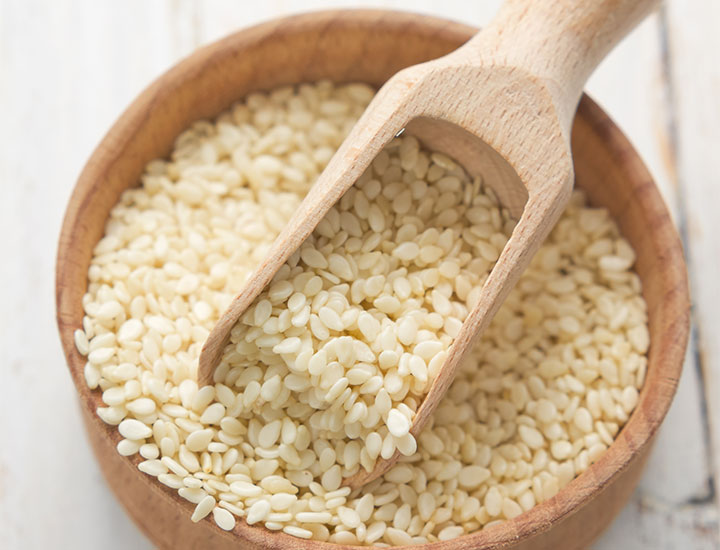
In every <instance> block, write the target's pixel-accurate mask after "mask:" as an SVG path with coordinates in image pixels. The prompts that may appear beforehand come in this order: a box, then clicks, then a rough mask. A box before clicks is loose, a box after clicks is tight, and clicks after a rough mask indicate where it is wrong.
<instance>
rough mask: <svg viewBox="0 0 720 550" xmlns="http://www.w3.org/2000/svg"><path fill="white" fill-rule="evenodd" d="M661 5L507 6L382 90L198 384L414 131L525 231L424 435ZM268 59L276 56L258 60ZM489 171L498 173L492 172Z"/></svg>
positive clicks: (249, 293)
mask: <svg viewBox="0 0 720 550" xmlns="http://www.w3.org/2000/svg"><path fill="white" fill-rule="evenodd" d="M657 3H658V2H657V1H655V0H642V1H637V0H625V1H617V0H592V1H587V2H584V3H582V4H577V3H576V2H573V1H572V0H567V1H566V0H563V1H562V2H560V3H558V2H557V1H556V0H534V1H533V2H532V3H531V4H530V3H528V2H527V1H525V0H506V1H505V2H504V3H503V5H502V6H501V8H500V10H499V11H498V14H497V15H496V16H495V18H494V19H493V20H492V21H491V22H490V23H489V25H488V26H487V27H486V28H484V29H483V30H482V31H480V32H479V33H478V34H477V35H475V36H474V37H473V38H472V39H471V40H470V41H469V42H467V43H466V44H464V45H463V46H462V47H461V48H459V49H458V50H456V51H454V52H452V53H451V54H448V55H446V56H444V57H442V58H439V59H435V60H432V61H428V62H425V63H422V64H420V65H415V66H412V67H408V68H406V69H403V70H402V71H401V72H399V73H398V74H396V75H394V76H393V77H392V78H391V79H390V80H389V81H388V82H387V83H386V84H385V85H384V86H383V87H382V89H381V90H380V91H379V92H378V94H377V96H376V97H375V98H374V99H373V101H372V103H371V104H370V105H369V106H368V108H367V110H366V111H365V113H364V114H363V116H362V117H361V118H360V120H359V121H358V123H357V124H356V125H355V127H354V128H353V130H352V131H351V132H350V135H349V136H348V137H347V138H346V139H345V141H344V143H343V144H342V146H341V147H340V149H339V150H338V152H337V153H336V154H335V155H334V157H333V158H332V159H331V160H330V163H329V164H328V166H327V168H325V170H324V171H323V173H322V174H321V175H320V177H319V178H318V181H317V183H315V184H314V185H313V187H312V188H311V189H310V192H309V193H308V195H307V197H306V198H305V200H304V201H303V202H302V204H301V205H300V206H299V207H298V209H297V210H296V212H295V214H294V215H293V217H292V218H291V219H290V221H289V222H288V224H287V225H286V227H285V228H284V229H283V231H282V232H281V233H280V235H279V236H278V238H277V240H276V241H275V243H274V244H273V246H272V248H271V249H270V251H269V253H268V256H267V259H266V260H265V261H264V262H263V263H262V264H261V265H260V267H259V268H258V269H257V270H256V271H255V272H254V273H253V274H252V275H251V276H250V279H249V280H248V281H247V284H246V286H245V288H244V289H243V290H242V291H241V292H240V293H239V294H238V296H237V297H236V298H235V299H234V300H233V301H232V303H231V304H230V306H229V307H228V309H227V310H226V311H225V312H224V314H223V315H222V317H221V318H220V320H219V321H218V323H217V324H216V325H215V327H214V328H213V330H212V332H211V333H210V335H209V337H208V339H207V342H206V343H205V345H204V346H203V349H202V352H201V354H200V361H199V369H198V380H199V382H200V384H201V385H206V384H211V383H212V382H213V374H214V371H215V368H216V367H217V365H218V363H219V362H220V359H221V358H222V355H223V350H224V349H225V346H226V345H227V342H228V340H229V338H230V331H231V330H232V328H233V326H235V324H236V323H237V321H238V319H240V317H241V316H242V315H243V313H245V311H246V310H247V308H248V307H249V306H250V305H251V304H252V303H253V301H254V300H255V299H256V298H257V297H258V295H259V294H260V293H261V292H262V290H263V289H264V288H265V287H266V286H267V285H268V284H269V283H270V281H271V280H272V278H273V277H274V276H275V274H276V273H277V271H278V269H280V267H282V265H283V264H284V263H285V262H286V261H287V260H288V258H289V257H290V256H291V255H292V254H293V253H294V252H295V251H296V250H297V249H298V248H299V247H300V246H301V245H302V243H303V242H305V240H306V239H307V237H308V236H309V235H310V234H311V233H312V232H313V230H314V229H315V227H316V226H317V224H318V223H319V222H320V220H321V219H322V218H323V217H324V216H325V214H327V212H328V210H330V208H332V206H333V205H334V204H335V203H336V202H337V201H338V200H339V199H340V197H342V196H343V194H344V193H345V192H346V191H347V190H348V189H349V188H350V187H351V186H352V185H353V184H354V183H355V181H356V180H357V179H358V178H359V177H360V175H361V174H362V173H363V172H364V171H365V170H366V169H367V167H368V166H369V165H370V163H371V162H372V160H373V159H374V158H375V157H376V156H377V154H378V153H379V152H380V151H381V150H382V149H383V147H385V145H387V144H388V143H389V142H390V140H392V138H393V137H394V136H396V135H397V134H398V133H399V132H401V131H403V130H405V131H407V132H408V133H409V134H412V135H414V136H415V137H417V138H418V139H419V140H420V142H421V143H423V144H424V145H425V146H426V147H428V148H430V149H431V150H435V151H441V152H444V153H446V154H450V155H451V156H452V157H453V158H454V159H455V160H457V161H459V162H460V163H461V164H462V165H463V166H464V167H465V168H466V170H467V171H468V172H469V173H470V174H471V175H478V176H481V177H483V180H484V181H486V182H488V183H489V184H490V185H491V187H492V188H493V190H494V191H495V192H496V194H497V196H498V197H499V198H500V201H501V203H502V204H503V205H504V206H505V207H506V208H507V209H508V210H509V211H510V212H511V214H512V215H513V216H514V217H515V218H516V219H518V223H517V226H516V227H515V230H514V231H513V234H512V236H511V237H510V239H509V240H508V243H507V245H506V246H505V248H504V249H503V251H502V253H501V254H500V257H499V258H498V260H497V262H496V264H495V266H494V267H493V269H492V271H491V273H490V274H489V276H488V278H487V281H486V282H485V284H484V285H483V292H482V294H481V296H480V299H479V300H478V303H477V305H476V306H475V307H474V308H473V309H472V310H471V311H470V312H469V313H468V316H467V318H466V319H465V321H464V322H463V325H462V327H461V329H460V331H459V333H458V335H457V337H456V338H455V340H454V341H453V344H452V346H451V347H450V349H449V350H448V356H447V359H446V361H445V363H444V364H443V365H442V367H441V369H440V371H439V373H438V375H437V377H436V378H435V380H434V381H433V383H432V385H431V386H430V389H429V390H428V393H427V395H426V396H425V398H424V400H423V402H422V404H421V406H420V408H419V409H418V411H417V414H416V415H415V418H414V419H413V425H412V427H411V430H410V432H411V433H412V434H413V435H414V436H416V437H417V436H418V435H419V434H420V433H421V432H422V429H423V428H424V427H425V424H426V423H427V421H428V420H429V419H430V417H431V416H432V413H433V412H434V411H435V408H436V407H437V405H438V404H439V403H440V401H441V400H442V398H443V396H444V395H445V392H446V391H447V389H448V388H449V387H450V385H451V384H452V382H453V380H454V379H455V372H456V370H457V367H458V365H459V363H460V361H461V360H462V358H463V357H464V355H465V353H466V351H467V350H468V349H469V348H470V347H471V346H472V344H473V341H474V338H475V337H476V336H477V335H478V334H479V333H481V332H482V331H483V330H485V328H486V327H487V326H488V324H489V323H490V321H491V320H492V318H493V317H494V315H495V313H496V312H497V310H498V308H499V307H500V305H502V302H503V301H504V300H505V298H506V297H507V295H508V293H509V292H510V290H511V289H512V288H513V286H514V285H515V283H516V282H517V280H518V278H519V277H520V275H521V274H522V272H523V271H524V270H525V268H526V267H527V265H528V264H529V262H530V260H531V259H532V257H533V256H534V254H535V252H536V251H537V249H538V248H539V246H540V245H541V244H542V242H543V240H544V239H545V237H546V236H547V234H548V233H549V232H550V230H551V229H552V227H553V226H554V225H555V222H556V221H557V218H558V217H559V216H560V214H561V213H562V211H563V210H564V208H565V205H566V204H567V201H568V199H569V197H570V193H571V190H572V187H573V183H574V174H573V164H572V154H571V151H570V142H569V139H570V130H571V126H572V120H573V117H574V113H575V109H576V107H577V103H578V101H579V99H580V95H581V93H582V88H583V86H584V85H585V82H586V81H587V78H588V77H589V76H590V73H591V72H592V71H593V70H594V69H595V67H596V66H597V65H598V63H600V61H601V60H602V59H603V57H604V56H605V55H606V54H607V53H608V51H609V50H610V49H612V48H613V47H614V46H615V45H616V44H617V43H618V42H619V41H620V40H621V39H622V38H623V37H624V36H625V34H627V32H629V31H630V30H631V29H632V28H633V27H634V26H635V25H636V24H637V23H638V22H639V21H640V20H641V19H642V18H644V17H645V16H647V14H648V13H649V12H650V10H651V9H652V8H653V7H656V6H657ZM262 62H269V60H265V61H263V60H261V63H262ZM489 171H492V173H493V175H494V177H490V176H489V174H488V173H489ZM399 456H400V453H399V451H395V453H394V455H393V456H392V457H391V458H389V459H387V460H385V459H383V458H380V459H378V461H377V462H376V464H375V467H374V468H373V469H372V470H371V471H369V472H368V471H365V470H364V469H361V470H360V471H359V472H358V473H357V474H355V475H353V476H351V477H350V478H348V479H346V480H344V482H343V484H344V485H347V486H350V487H352V488H354V489H356V488H358V487H361V486H362V485H364V484H366V483H369V482H370V481H372V480H374V479H376V478H377V477H379V476H380V475H382V474H383V473H385V472H386V471H388V469H389V468H390V467H391V466H392V465H393V464H395V462H396V461H397V459H398V458H399Z"/></svg>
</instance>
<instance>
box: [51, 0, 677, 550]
mask: <svg viewBox="0 0 720 550" xmlns="http://www.w3.org/2000/svg"><path fill="white" fill-rule="evenodd" d="M471 32H472V30H471V29H469V28H468V27H465V26H462V25H458V24H451V23H447V22H442V21H438V20H434V19H428V18H418V17H412V16H406V15H389V14H380V13H377V12H361V13H357V14H355V15H353V16H349V15H348V14H343V15H342V16H340V15H338V14H337V13H330V14H318V15H313V16H305V17H301V18H298V19H294V20H291V21H284V22H280V23H278V22H275V23H270V24H267V25H264V26H262V27H257V28H255V29H253V30H251V31H249V32H243V33H241V34H238V35H235V36H232V37H230V38H228V39H226V40H224V41H223V42H221V43H219V44H217V45H215V46H212V47H210V48H206V49H204V50H201V51H200V52H198V53H197V54H196V55H195V56H193V57H192V58H190V59H188V60H187V61H185V62H184V63H182V64H181V65H179V66H178V67H176V68H175V69H173V70H172V71H171V72H170V73H168V74H167V75H165V76H164V77H163V78H161V79H160V80H159V81H158V82H157V83H156V84H155V85H153V86H152V87H151V88H150V89H148V90H147V91H146V92H145V93H144V94H143V95H142V96H141V97H140V98H139V99H138V100H137V101H136V102H135V103H134V104H133V105H132V106H131V107H130V109H129V110H128V111H127V112H126V113H125V115H124V116H123V118H122V119H121V121H120V122H119V123H118V124H117V125H116V126H115V127H114V128H113V129H112V130H111V131H110V133H109V134H108V136H107V137H106V139H105V140H104V142H103V143H102V144H101V145H100V147H99V148H98V150H97V151H96V153H95V154H94V155H93V157H92V158H91V160H90V162H89V163H88V165H87V167H86V169H85V171H84V172H83V174H82V175H81V177H80V180H79V182H78V186H77V188H76V190H75V193H74V195H73V202H72V204H71V207H70V208H69V210H68V213H67V216H66V220H65V224H64V227H63V232H62V236H61V240H60V245H59V254H58V264H57V282H58V285H57V306H58V324H59V328H60V332H61V339H62V341H63V347H64V349H65V353H66V358H67V360H68V364H69V366H70V370H71V374H72V376H73V379H74V381H75V383H76V387H77V391H78V393H79V394H80V396H81V401H82V407H83V411H84V414H85V416H86V418H87V422H88V425H89V431H90V434H91V439H92V441H93V444H94V447H95V451H96V453H97V454H98V456H99V458H100V460H101V463H102V464H103V467H104V468H105V473H106V475H107V476H108V481H109V483H110V484H111V486H112V487H113V488H114V490H115V491H116V493H117V494H118V496H119V497H120V499H121V500H122V501H123V502H124V503H125V504H126V506H129V507H131V508H132V513H133V516H134V517H136V518H138V519H139V521H141V522H142V523H143V525H145V526H146V528H148V530H149V527H148V526H154V528H153V529H152V531H151V532H149V533H148V534H149V535H150V536H151V537H152V538H153V540H154V541H155V542H156V543H157V544H158V545H160V546H162V547H193V546H195V547H209V546H212V547H217V548H224V547H228V548H229V547H230V546H231V545H233V546H236V545H237V544H238V543H245V544H247V545H248V546H253V547H263V548H282V547H288V546H292V547H296V548H321V547H324V548H328V549H329V548H337V546H334V545H333V546H330V545H326V544H320V543H309V542H299V541H298V540H297V539H294V538H289V537H287V536H285V535H282V534H277V533H269V532H267V531H265V530H264V529H260V528H257V527H253V528H248V527H247V526H246V525H244V524H243V523H242V522H240V523H239V524H238V526H237V527H236V529H235V531H234V532H233V533H232V534H228V533H225V532H222V531H220V530H219V529H218V528H217V527H215V526H214V524H212V523H211V521H208V520H204V521H202V522H200V523H198V524H192V523H191V522H190V520H189V515H190V509H191V505H190V504H188V503H186V502H181V501H180V499H179V497H177V496H176V495H175V494H174V492H173V491H170V490H169V489H166V488H164V487H163V486H161V485H159V484H157V483H155V482H152V480H149V479H148V478H146V477H145V476H144V475H143V474H141V473H139V472H137V471H134V475H133V474H132V473H129V472H130V471H131V469H132V468H134V466H133V462H134V461H136V460H134V459H128V458H122V457H119V456H118V455H117V453H116V451H115V448H114V447H115V444H116V442H117V440H118V439H119V437H118V434H117V433H116V431H115V430H114V429H113V428H110V427H108V426H106V425H104V424H103V423H102V422H101V421H100V420H99V419H98V418H97V417H96V416H95V414H94V409H95V407H96V406H97V404H98V403H99V395H98V394H97V393H95V392H90V391H89V390H88V389H87V387H86V386H85V383H84V381H83V380H82V375H81V370H82V358H80V357H79V356H78V354H77V352H76V351H75V349H74V346H73V343H72V332H73V330H74V329H76V328H78V327H79V325H80V319H81V316H82V311H81V307H80V297H81V296H82V293H83V292H84V289H85V284H86V273H87V267H88V262H89V257H90V250H91V248H92V246H93V245H94V243H95V242H96V241H97V239H98V238H99V236H100V233H101V230H102V225H103V223H104V220H105V218H106V216H107V213H108V211H109V209H110V208H111V206H112V204H113V202H114V199H115V198H116V197H117V195H118V194H119V192H120V191H121V190H122V189H124V188H126V187H129V186H131V185H133V184H134V183H135V181H136V178H137V175H138V173H139V170H140V169H141V167H142V165H143V164H144V163H145V162H146V161H147V160H149V159H150V158H153V157H154V156H157V155H159V154H162V153H163V152H165V151H167V149H168V148H169V145H170V143H171V141H172V138H173V137H174V136H175V134H176V133H177V131H178V130H179V129H180V128H182V127H183V126H184V125H186V124H187V122H189V120H190V119H193V118H198V117H200V116H211V115H213V114H217V113H218V112H219V111H220V110H222V109H223V108H225V107H227V106H228V105H229V104H230V102H231V101H232V100H234V99H237V98H239V97H241V96H242V95H244V94H245V93H247V92H248V91H249V90H250V89H257V88H266V87H267V88H269V87H273V86H276V85H278V84H280V83H288V82H297V81H301V80H313V79H316V78H318V77H319V76H325V77H330V78H333V79H335V80H339V81H347V80H365V81H367V82H370V83H373V84H379V83H381V82H382V80H383V79H384V78H387V77H389V76H390V75H391V74H393V73H394V72H396V71H397V70H398V69H399V68H400V67H401V66H403V65H410V64H413V63H416V62H419V61H422V60H425V59H429V58H433V57H437V56H438V55H441V54H444V53H446V52H448V51H450V50H452V49H454V48H455V47H457V46H458V45H459V44H461V43H462V42H464V41H465V40H467V38H468V37H469V36H470V34H471ZM309 37H312V41H310V38H309ZM400 41H402V42H403V43H404V44H408V45H409V46H408V47H407V48H403V49H400V50H398V49H397V48H394V45H395V44H397V43H399V42H400ZM308 43H312V48H309V47H308ZM316 43H319V44H327V45H332V46H333V47H332V48H327V47H326V48H316V46H315V44H316ZM413 45H414V47H413ZM358 47H361V49H362V48H364V52H362V55H361V54H359V53H358ZM278 48H281V49H282V48H285V49H286V50H287V51H288V52H292V53H291V55H284V56H283V55H277V52H278ZM388 50H392V51H393V53H394V55H393V56H387V55H383V52H387V51H388ZM303 52H304V54H303ZM318 52H322V53H318ZM303 55H304V56H305V57H303ZM363 55H367V56H369V57H370V58H371V59H384V60H385V62H384V63H381V64H379V63H375V64H373V65H372V66H367V65H363V64H362V63H361V62H359V61H358V60H359V59H362V58H363ZM263 57H264V58H265V59H268V60H269V59H272V62H270V61H268V62H267V63H265V64H264V65H261V66H253V62H252V60H253V59H258V58H263ZM283 79H284V82H283ZM210 91H212V94H209V92H210ZM573 150H574V153H575V162H576V165H575V170H576V174H577V180H578V185H580V186H581V187H583V188H584V189H586V190H587V191H588V193H589V195H590V197H591V199H592V200H593V201H594V202H595V203H596V204H598V205H603V206H607V207H608V208H610V210H611V212H612V213H613V214H614V215H615V216H616V219H617V220H618V221H619V223H620V226H621V228H622V231H623V233H624V234H625V236H626V237H627V238H628V239H629V240H630V242H631V243H632V244H633V246H634V247H635V249H636V250H637V251H638V253H639V254H638V264H637V268H638V272H639V274H640V276H641V278H642V280H643V283H644V291H645V296H646V299H647V300H648V304H649V314H650V329H651V341H652V344H651V350H650V357H649V362H650V367H649V369H648V377H647V381H646V385H645V387H644V389H643V391H642V393H641V399H640V403H639V405H638V409H637V411H636V413H634V414H633V415H632V417H631V419H630V421H629V422H628V424H627V426H626V427H625V428H624V429H623V431H622V432H621V434H620V436H619V438H618V440H617V441H616V443H615V444H613V446H611V448H610V450H609V451H608V452H607V453H606V454H605V455H604V456H603V457H602V459H601V460H600V461H599V462H598V463H596V464H595V465H593V466H592V467H591V468H590V469H589V470H588V471H587V472H586V473H584V474H583V475H581V476H580V477H578V478H577V479H576V480H574V481H573V482H572V483H571V484H570V485H569V486H568V487H567V488H566V489H564V490H563V491H561V492H560V493H559V494H558V495H557V496H556V497H555V498H553V499H551V500H550V501H548V502H546V503H543V504H542V505H540V506H537V507H536V508H534V509H533V510H531V511H530V512H528V513H527V514H523V515H522V516H520V517H518V518H516V519H515V520H512V521H509V522H506V523H504V524H502V525H499V526H497V527H495V528H492V529H488V530H486V531H483V532H480V533H477V534H474V535H471V536H469V537H465V538H462V539H458V540H457V541H451V542H448V543H442V544H439V545H437V546H436V548H500V547H503V548H509V547H513V548H524V549H530V548H568V549H575V548H577V549H580V548H584V547H586V546H587V544H589V542H590V541H591V540H592V539H593V538H594V537H595V536H596V535H597V534H598V533H599V532H600V531H601V530H602V529H603V528H604V527H605V526H606V525H607V523H608V522H609V521H610V520H611V519H612V517H614V515H615V514H616V513H617V512H618V511H619V509H620V507H621V506H622V504H623V503H624V502H625V500H626V499H627V498H628V497H629V495H630V493H631V491H632V488H633V487H634V486H635V484H636V483H637V480H638V478H639V475H640V471H641V469H642V465H643V463H644V461H645V459H646V457H647V453H648V450H649V448H650V444H651V443H652V441H653V438H654V435H655V433H656V431H657V428H658V427H659V424H660V422H661V420H662V418H663V417H664V415H665V413H666V412H667V409H668V407H669V404H670V400H671V398H672V395H673V393H674V390H675V387H676V384H677V379H678V376H679V374H680V369H681V364H682V358H683V351H684V348H685V342H686V336H687V320H688V303H687V288H686V280H685V270H684V264H683V261H682V254H681V249H680V245H679V241H678V239H677V235H676V234H675V231H674V229H673V227H672V224H671V222H670V218H669V216H668V213H667V210H666V208H665V206H664V204H663V202H662V200H661V199H660V196H659V194H658V192H657V189H656V188H655V186H654V185H653V183H652V179H651V178H650V176H649V174H648V173H647V171H646V170H645V168H644V166H643V165H642V163H641V161H640V160H639V159H638V157H637V155H636V154H635V153H634V151H633V150H632V148H631V147H630V145H629V143H628V142H627V140H626V139H625V138H624V137H623V136H622V134H620V132H619V131H618V130H617V128H616V127H615V126H614V125H613V124H612V122H611V121H610V120H609V119H608V118H607V117H606V116H605V115H604V114H603V113H602V111H600V109H599V108H598V107H597V106H595V105H594V104H593V103H592V102H591V101H590V100H588V99H587V98H585V99H584V100H583V101H582V102H581V105H580V108H579V116H578V118H577V120H576V123H575V126H574V128H573ZM648 229H650V230H648ZM156 514H163V520H164V521H163V522H153V519H152V518H153V517H159V516H156ZM163 526H165V527H164V528H163Z"/></svg>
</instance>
